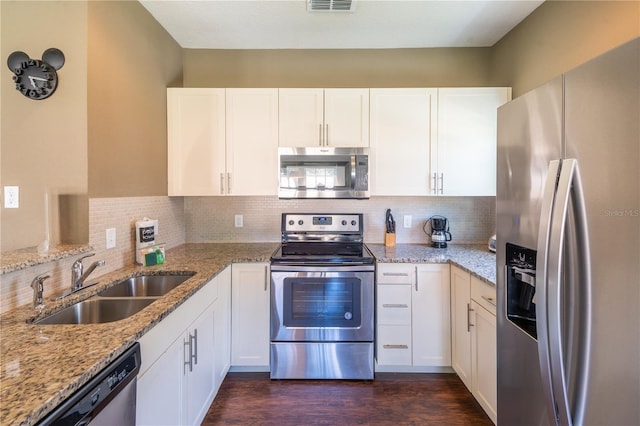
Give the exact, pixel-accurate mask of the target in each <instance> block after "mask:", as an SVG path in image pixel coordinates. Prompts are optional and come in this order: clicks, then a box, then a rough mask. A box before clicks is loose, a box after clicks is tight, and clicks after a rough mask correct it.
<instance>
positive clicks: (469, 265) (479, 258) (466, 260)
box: [367, 244, 496, 285]
mask: <svg viewBox="0 0 640 426" xmlns="http://www.w3.org/2000/svg"><path fill="white" fill-rule="evenodd" d="M367 247H369V249H370V250H371V252H372V253H373V255H374V256H375V257H376V259H377V261H378V262H383V263H448V262H451V263H452V264H454V265H456V266H459V267H461V268H462V269H465V270H467V271H468V272H470V273H471V274H473V275H475V276H477V277H478V278H480V279H482V280H483V281H486V282H488V283H489V284H493V285H496V255H495V254H494V253H491V252H490V251H489V249H488V248H487V246H486V245H449V246H448V247H447V248H445V249H437V248H433V247H430V246H428V245H424V244H399V245H397V246H396V247H385V246H384V245H383V244H367Z"/></svg>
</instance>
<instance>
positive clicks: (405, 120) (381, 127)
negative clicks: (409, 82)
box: [369, 89, 438, 196]
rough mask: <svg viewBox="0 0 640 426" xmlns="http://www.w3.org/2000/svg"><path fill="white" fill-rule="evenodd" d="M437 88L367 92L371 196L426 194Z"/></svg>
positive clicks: (373, 90) (428, 192)
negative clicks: (369, 120)
mask: <svg viewBox="0 0 640 426" xmlns="http://www.w3.org/2000/svg"><path fill="white" fill-rule="evenodd" d="M437 93H438V91H437V89H371V90H370V110H371V123H370V129H371V134H370V139H371V151H370V161H369V164H370V166H371V172H370V174H369V176H370V180H371V193H372V195H407V196H415V195H429V194H430V186H429V179H430V174H429V170H430V164H431V162H430V150H431V143H432V140H435V136H436V135H435V129H436V128H435V126H432V125H431V124H432V121H433V120H434V119H435V114H436V111H437V110H436V108H435V105H436V100H437Z"/></svg>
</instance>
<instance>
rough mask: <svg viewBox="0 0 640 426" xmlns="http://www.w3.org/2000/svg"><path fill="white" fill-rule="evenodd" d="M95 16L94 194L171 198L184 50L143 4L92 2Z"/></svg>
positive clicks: (91, 78) (90, 89)
mask: <svg viewBox="0 0 640 426" xmlns="http://www.w3.org/2000/svg"><path fill="white" fill-rule="evenodd" d="M88 16H89V36H88V39H89V42H88V47H89V66H88V73H89V87H88V96H89V102H88V113H89V114H88V115H89V121H88V132H89V195H90V197H92V198H93V197H129V196H149V195H166V194H167V126H166V99H167V98H166V88H167V87H168V86H181V85H182V48H181V47H180V46H179V45H178V44H177V43H176V42H175V41H174V40H173V38H171V36H169V34H168V33H167V32H166V31H165V30H164V29H163V28H162V27H161V26H160V25H159V24H158V22H157V21H156V20H155V19H154V18H153V17H152V16H151V15H150V14H149V13H148V12H147V10H146V9H144V8H143V7H142V6H141V5H140V4H139V3H138V2H137V1H90V2H89V15H88Z"/></svg>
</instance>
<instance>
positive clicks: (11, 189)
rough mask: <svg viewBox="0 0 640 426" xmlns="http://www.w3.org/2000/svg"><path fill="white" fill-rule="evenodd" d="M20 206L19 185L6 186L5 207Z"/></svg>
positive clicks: (15, 207) (14, 207)
mask: <svg viewBox="0 0 640 426" xmlns="http://www.w3.org/2000/svg"><path fill="white" fill-rule="evenodd" d="M18 207H20V188H19V187H17V186H5V187H4V208H5V209H17V208H18Z"/></svg>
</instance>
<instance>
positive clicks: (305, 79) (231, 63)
mask: <svg viewBox="0 0 640 426" xmlns="http://www.w3.org/2000/svg"><path fill="white" fill-rule="evenodd" d="M489 71H490V49H489V48H450V49H368V50H351V49H336V50H200V49H186V50H185V52H184V85H185V87H411V86H415V87H443V86H487V85H489V82H490V81H491V76H490V73H489Z"/></svg>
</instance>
